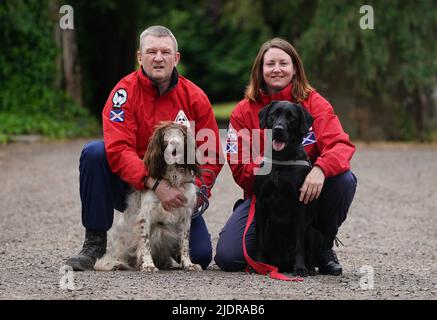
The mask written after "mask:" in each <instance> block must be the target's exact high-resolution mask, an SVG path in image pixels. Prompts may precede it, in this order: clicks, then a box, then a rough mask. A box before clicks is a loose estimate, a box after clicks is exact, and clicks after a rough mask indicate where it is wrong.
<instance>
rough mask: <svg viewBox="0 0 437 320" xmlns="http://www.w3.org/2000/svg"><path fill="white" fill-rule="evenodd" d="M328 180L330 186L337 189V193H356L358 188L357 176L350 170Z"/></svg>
mask: <svg viewBox="0 0 437 320" xmlns="http://www.w3.org/2000/svg"><path fill="white" fill-rule="evenodd" d="M327 182H328V183H327V185H328V187H330V188H333V189H335V192H336V193H337V194H343V193H347V194H350V193H352V194H355V190H356V188H357V177H356V176H355V175H354V174H353V172H352V171H350V170H348V171H346V172H344V173H342V174H339V175H338V176H335V177H331V178H328V181H327Z"/></svg>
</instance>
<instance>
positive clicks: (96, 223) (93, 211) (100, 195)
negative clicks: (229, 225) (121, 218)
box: [79, 141, 212, 269]
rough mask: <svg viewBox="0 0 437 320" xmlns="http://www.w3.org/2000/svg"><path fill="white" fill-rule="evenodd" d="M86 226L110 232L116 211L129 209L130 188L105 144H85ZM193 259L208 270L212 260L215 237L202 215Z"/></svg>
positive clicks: (195, 224)
mask: <svg viewBox="0 0 437 320" xmlns="http://www.w3.org/2000/svg"><path fill="white" fill-rule="evenodd" d="M79 173H80V176H79V180H80V199H81V202H82V224H83V226H84V227H85V228H86V229H90V230H94V231H108V230H109V229H110V228H111V226H112V222H113V219H114V209H117V210H118V211H121V212H123V211H124V210H125V209H126V196H127V194H128V193H129V191H130V190H131V188H130V187H129V185H128V184H127V183H125V182H124V181H122V180H121V179H120V177H119V176H117V175H116V174H114V173H113V172H112V171H111V169H110V168H109V165H108V160H107V158H106V153H105V145H104V144H103V141H92V142H90V143H88V144H87V145H85V147H84V148H83V150H82V154H81V156H80V164H79ZM190 256H191V260H192V262H193V263H196V264H200V265H201V266H202V268H203V269H206V268H207V267H208V265H209V264H210V262H211V260H212V245H211V236H210V234H209V233H208V229H207V227H206V223H205V220H204V219H203V217H202V216H198V217H196V218H195V219H193V220H192V221H191V230H190Z"/></svg>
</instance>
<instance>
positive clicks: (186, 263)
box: [181, 259, 202, 271]
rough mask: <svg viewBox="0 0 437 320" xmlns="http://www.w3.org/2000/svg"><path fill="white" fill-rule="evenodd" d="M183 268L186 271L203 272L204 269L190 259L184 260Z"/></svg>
mask: <svg viewBox="0 0 437 320" xmlns="http://www.w3.org/2000/svg"><path fill="white" fill-rule="evenodd" d="M181 267H182V269H184V270H186V271H202V267H201V266H200V265H198V264H194V263H192V262H191V261H190V260H188V259H185V260H184V259H183V260H182V262H181Z"/></svg>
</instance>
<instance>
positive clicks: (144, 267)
mask: <svg viewBox="0 0 437 320" xmlns="http://www.w3.org/2000/svg"><path fill="white" fill-rule="evenodd" d="M141 271H142V272H147V273H154V272H158V271H159V270H158V268H157V267H155V266H154V265H153V264H152V265H149V264H143V265H142V266H141Z"/></svg>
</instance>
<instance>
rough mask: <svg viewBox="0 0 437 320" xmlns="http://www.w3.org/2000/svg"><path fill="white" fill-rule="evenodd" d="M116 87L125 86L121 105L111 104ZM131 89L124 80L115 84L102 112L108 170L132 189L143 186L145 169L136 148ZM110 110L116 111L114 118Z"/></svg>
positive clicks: (133, 101)
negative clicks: (124, 95) (115, 106)
mask: <svg viewBox="0 0 437 320" xmlns="http://www.w3.org/2000/svg"><path fill="white" fill-rule="evenodd" d="M119 89H125V90H126V92H127V100H126V102H125V103H124V104H123V105H121V107H118V108H114V107H113V102H112V98H113V96H114V94H115V93H116V92H117V90H119ZM132 91H133V90H131V89H130V88H129V87H128V86H123V84H118V85H117V86H116V87H115V88H114V90H112V92H111V94H110V96H109V98H108V100H107V101H106V104H105V107H104V109H103V112H102V121H103V140H104V142H105V150H106V156H107V159H108V164H109V167H110V168H111V171H112V172H114V173H115V174H117V175H118V176H119V177H120V178H121V179H122V180H123V181H125V182H126V183H128V184H129V185H131V186H133V187H134V188H135V189H137V190H141V189H144V177H145V176H147V170H146V167H145V165H144V162H143V160H142V159H140V157H139V156H138V154H137V152H136V150H135V146H136V143H137V141H136V131H137V124H136V121H135V115H134V113H133V106H134V104H135V98H134V94H133V92H132ZM112 111H114V112H117V113H118V114H119V116H118V117H117V118H116V119H114V118H113V115H112V116H111V112H112ZM111 119H112V120H111ZM116 120H117V121H116Z"/></svg>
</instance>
